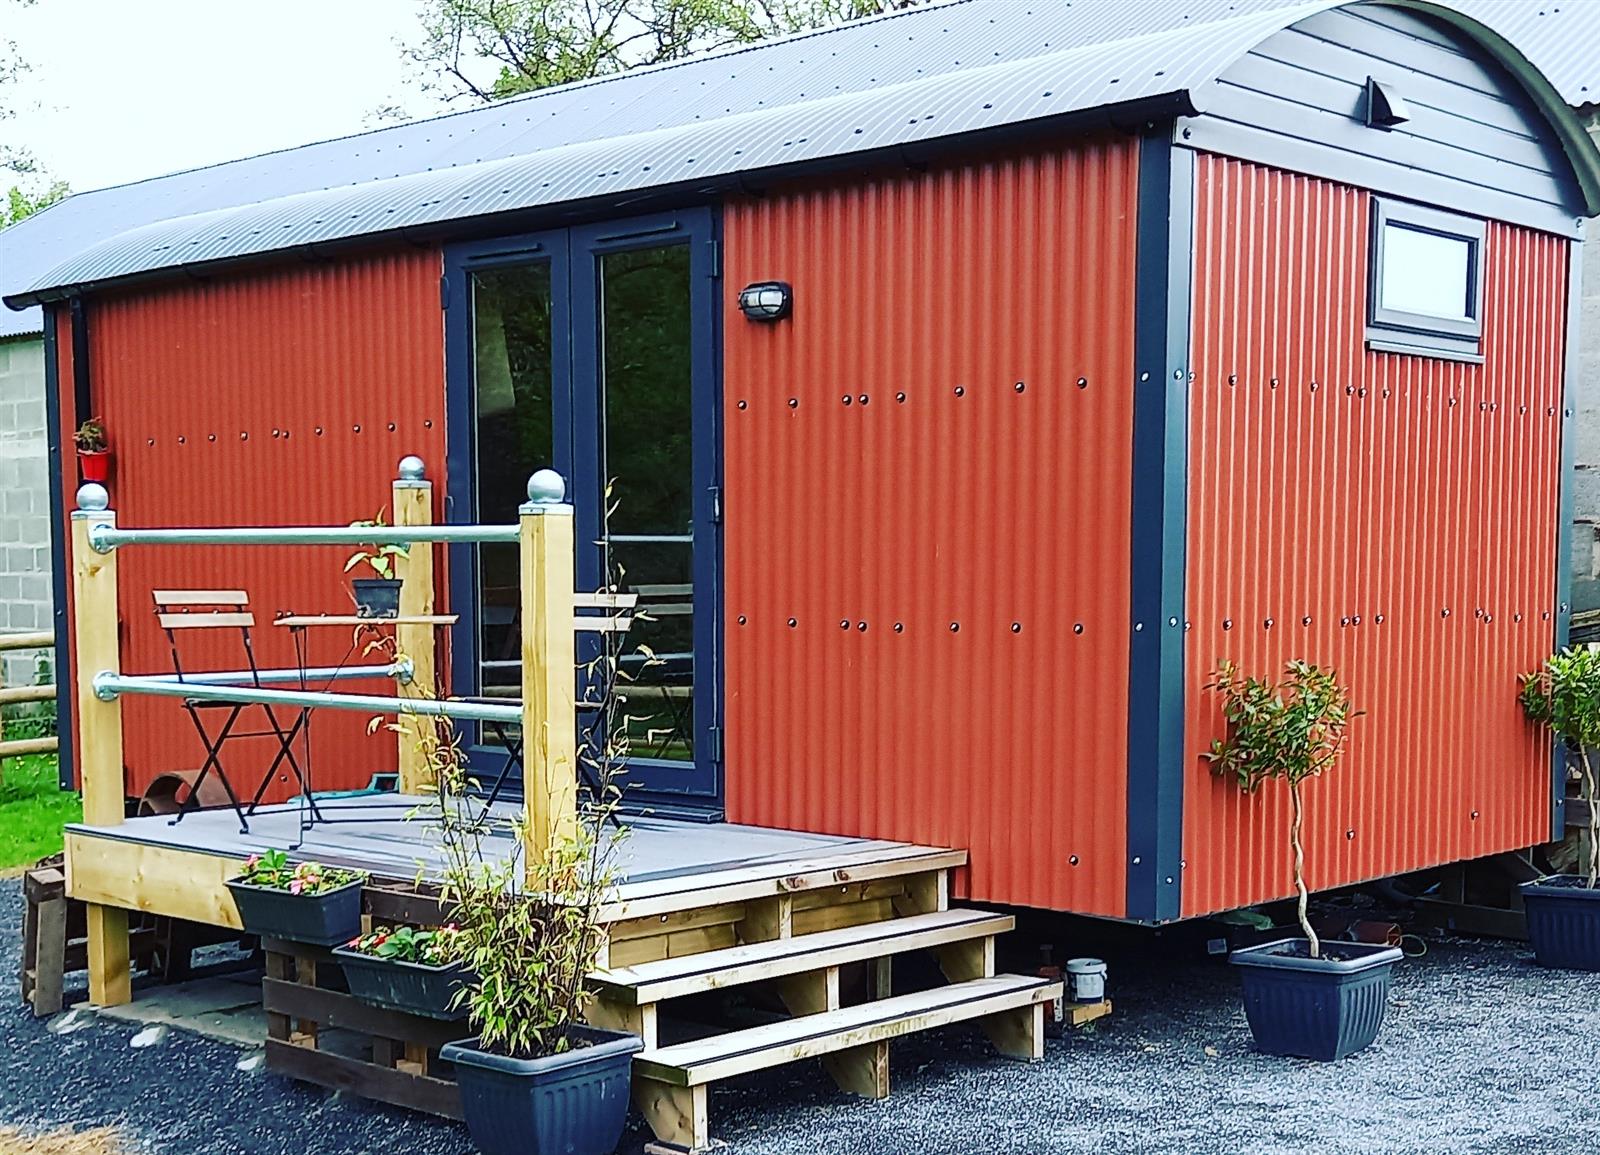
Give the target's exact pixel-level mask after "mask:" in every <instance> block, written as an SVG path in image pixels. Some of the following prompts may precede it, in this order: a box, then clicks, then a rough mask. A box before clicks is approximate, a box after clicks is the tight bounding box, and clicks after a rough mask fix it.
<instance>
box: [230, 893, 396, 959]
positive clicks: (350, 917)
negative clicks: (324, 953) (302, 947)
mask: <svg viewBox="0 0 1600 1155" xmlns="http://www.w3.org/2000/svg"><path fill="white" fill-rule="evenodd" d="M364 885H365V883H363V882H362V881H361V880H359V879H357V880H356V881H355V882H347V883H345V885H343V886H341V887H338V888H337V889H335V890H329V891H326V892H324V893H322V894H311V895H306V894H290V893H289V892H288V891H287V890H280V889H278V888H277V887H275V886H256V885H254V884H252V883H249V882H241V881H240V880H239V879H237V878H230V879H229V880H228V889H229V890H230V891H231V892H232V893H233V904H234V905H235V906H237V907H238V908H239V919H240V921H241V922H243V923H244V929H245V930H247V931H249V932H250V933H251V934H258V935H260V936H261V937H262V938H282V939H288V940H289V941H291V942H303V943H309V944H311V945H312V946H337V945H338V944H340V943H346V942H349V941H350V940H351V939H353V938H355V937H356V936H357V935H358V934H360V933H361V888H362V887H363V886H364Z"/></svg>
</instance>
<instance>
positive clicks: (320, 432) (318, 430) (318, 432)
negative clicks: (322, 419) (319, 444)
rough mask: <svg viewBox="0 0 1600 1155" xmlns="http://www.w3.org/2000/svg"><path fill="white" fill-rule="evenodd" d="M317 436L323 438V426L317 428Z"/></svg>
mask: <svg viewBox="0 0 1600 1155" xmlns="http://www.w3.org/2000/svg"><path fill="white" fill-rule="evenodd" d="M317 436H318V437H321V436H322V426H320V425H319V426H317Z"/></svg>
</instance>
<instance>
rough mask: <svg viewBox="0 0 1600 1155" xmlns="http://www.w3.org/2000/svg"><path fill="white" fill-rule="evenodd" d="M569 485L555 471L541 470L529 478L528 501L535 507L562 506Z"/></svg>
mask: <svg viewBox="0 0 1600 1155" xmlns="http://www.w3.org/2000/svg"><path fill="white" fill-rule="evenodd" d="M566 495H567V483H566V482H565V481H563V480H561V475H560V474H559V473H557V472H556V471H555V470H553V469H540V470H537V471H536V472H535V473H534V475H533V476H532V477H530V478H528V500H529V501H530V502H532V503H533V504H534V505H560V504H561V499H562V498H564V497H566Z"/></svg>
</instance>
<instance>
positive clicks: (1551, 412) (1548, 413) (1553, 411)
mask: <svg viewBox="0 0 1600 1155" xmlns="http://www.w3.org/2000/svg"><path fill="white" fill-rule="evenodd" d="M1544 415H1545V416H1546V417H1554V416H1555V415H1556V407H1555V406H1554V405H1552V406H1550V408H1548V409H1546V410H1545V411H1544Z"/></svg>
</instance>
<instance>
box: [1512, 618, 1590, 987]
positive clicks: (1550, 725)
mask: <svg viewBox="0 0 1600 1155" xmlns="http://www.w3.org/2000/svg"><path fill="white" fill-rule="evenodd" d="M1519 697H1520V699H1521V702H1522V709H1523V712H1524V713H1525V714H1526V715H1527V716H1528V718H1529V720H1531V721H1533V722H1537V723H1538V724H1540V725H1542V726H1543V727H1545V728H1546V729H1547V730H1549V731H1550V733H1551V734H1553V735H1555V737H1556V738H1558V739H1559V740H1560V741H1561V745H1562V751H1563V755H1564V761H1565V763H1566V765H1567V766H1569V767H1571V768H1572V769H1574V770H1576V772H1577V774H1578V778H1579V780H1580V783H1581V786H1582V791H1583V797H1584V799H1585V800H1586V801H1587V802H1588V804H1589V830H1588V847H1587V855H1586V862H1585V866H1584V871H1583V873H1581V874H1553V875H1548V876H1546V877H1544V878H1540V879H1535V880H1534V881H1533V882H1527V883H1523V885H1522V905H1523V909H1524V910H1525V911H1526V912H1527V918H1528V938H1529V939H1530V940H1532V942H1533V954H1534V957H1535V958H1536V959H1537V960H1538V961H1539V963H1540V964H1541V965H1542V966H1547V967H1563V968H1566V969H1568V970H1583V971H1600V889H1597V885H1600V790H1597V789H1596V787H1597V785H1600V784H1597V782H1596V779H1595V770H1594V766H1593V764H1592V763H1591V762H1590V760H1589V747H1591V746H1593V745H1595V744H1596V743H1600V651H1597V650H1592V649H1590V648H1589V647H1588V646H1571V647H1568V648H1567V649H1565V650H1562V651H1561V652H1560V653H1557V654H1552V655H1551V656H1550V657H1549V658H1547V659H1545V662H1544V665H1542V666H1540V667H1539V669H1537V670H1535V671H1533V673H1531V674H1524V675H1523V676H1522V686H1521V693H1520V695H1519Z"/></svg>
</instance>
